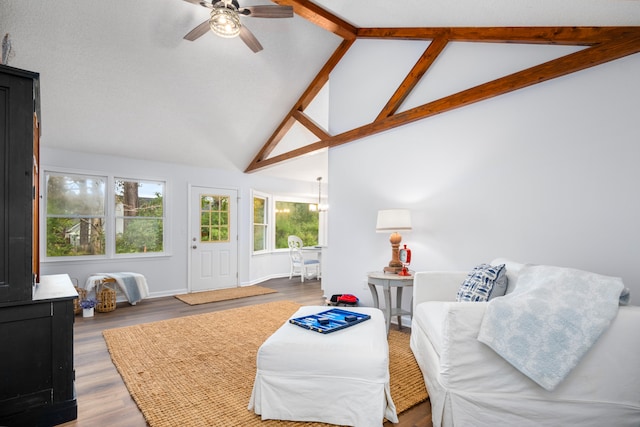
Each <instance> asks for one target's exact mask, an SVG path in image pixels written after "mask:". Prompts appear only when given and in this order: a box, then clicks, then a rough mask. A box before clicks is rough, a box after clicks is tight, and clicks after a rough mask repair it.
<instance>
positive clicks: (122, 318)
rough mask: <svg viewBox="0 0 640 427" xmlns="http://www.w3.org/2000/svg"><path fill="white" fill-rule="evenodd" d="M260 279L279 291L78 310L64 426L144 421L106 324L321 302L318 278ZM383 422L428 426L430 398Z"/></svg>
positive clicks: (140, 424) (126, 426)
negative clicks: (72, 404)
mask: <svg viewBox="0 0 640 427" xmlns="http://www.w3.org/2000/svg"><path fill="white" fill-rule="evenodd" d="M260 285H261V286H266V287H269V288H272V289H276V290H277V291H278V292H277V293H272V294H267V295H260V296H255V297H250V298H241V299H237V300H230V301H221V302H217V303H210V304H201V305H196V306H190V305H187V304H185V303H183V302H181V301H179V300H178V299H177V298H174V297H164V298H155V299H148V300H144V301H142V302H140V303H138V304H137V305H136V306H131V305H129V304H128V303H119V304H118V306H117V308H116V310H114V311H112V312H110V313H96V315H95V317H91V318H83V317H82V316H81V315H78V316H76V322H75V326H74V354H75V370H76V383H75V385H76V393H77V401H78V419H77V420H75V421H72V422H68V423H65V424H62V426H65V427H72V426H75V427H78V426H81V427H88V426H90V427H93V426H110V427H145V426H146V425H147V423H146V421H145V420H144V417H143V416H142V413H141V412H140V410H139V409H138V406H137V405H136V404H135V402H134V401H133V399H132V398H131V396H130V395H129V392H128V391H127V388H126V386H125V385H124V382H123V381H122V378H121V377H120V374H119V373H118V371H117V370H116V368H115V366H114V365H113V363H112V362H111V357H110V356H109V352H108V350H107V347H106V345H105V342H104V339H103V337H102V331H104V330H105V329H111V328H118V327H122V326H129V325H135V324H139V323H148V322H155V321H158V320H164V319H171V318H174V317H181V316H190V315H194V314H200V313H208V312H212V311H220V310H226V309H230V308H236V307H245V306H248V305H253V304H261V303H265V302H271V301H280V300H290V301H296V302H298V303H300V304H302V305H324V299H323V297H322V290H321V289H320V282H318V281H314V280H311V281H305V283H304V284H302V283H300V282H299V280H294V279H292V280H289V279H288V278H282V279H273V280H269V281H267V282H263V283H261V284H260ZM394 326H395V325H392V327H394ZM403 331H405V332H407V333H409V329H407V328H403ZM385 426H398V427H432V423H431V405H430V404H429V401H427V402H424V403H422V404H419V405H417V406H416V407H414V408H412V409H410V410H409V411H407V412H405V413H404V414H402V416H401V417H400V423H399V424H391V423H385ZM185 427H188V426H185Z"/></svg>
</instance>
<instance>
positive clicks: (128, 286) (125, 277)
mask: <svg viewBox="0 0 640 427" xmlns="http://www.w3.org/2000/svg"><path fill="white" fill-rule="evenodd" d="M104 278H113V279H115V281H116V283H117V284H118V287H119V288H120V290H122V293H124V295H125V296H126V297H127V301H129V303H130V304H131V305H135V304H136V303H137V302H138V301H141V300H143V299H144V298H147V297H148V296H149V287H148V286H147V281H146V279H145V277H144V276H143V275H142V274H140V273H96V274H94V275H92V276H89V278H88V279H87V282H86V283H85V289H87V290H88V291H90V290H91V289H93V287H94V286H96V285H97V283H98V282H100V281H101V280H102V279H104Z"/></svg>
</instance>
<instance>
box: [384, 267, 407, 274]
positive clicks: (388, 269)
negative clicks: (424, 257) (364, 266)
mask: <svg viewBox="0 0 640 427" xmlns="http://www.w3.org/2000/svg"><path fill="white" fill-rule="evenodd" d="M383 271H384V272H385V273H393V274H398V273H400V272H401V271H402V266H400V267H389V266H387V267H385V268H384V269H383Z"/></svg>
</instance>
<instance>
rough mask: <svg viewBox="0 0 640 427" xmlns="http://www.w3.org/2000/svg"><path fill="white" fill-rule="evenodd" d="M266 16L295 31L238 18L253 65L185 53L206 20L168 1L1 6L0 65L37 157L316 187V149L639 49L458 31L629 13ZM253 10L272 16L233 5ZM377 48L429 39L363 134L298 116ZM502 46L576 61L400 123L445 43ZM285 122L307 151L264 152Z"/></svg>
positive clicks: (592, 4)
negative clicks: (24, 75) (18, 76)
mask: <svg viewBox="0 0 640 427" xmlns="http://www.w3.org/2000/svg"><path fill="white" fill-rule="evenodd" d="M275 3H280V4H291V5H292V6H293V7H294V10H295V11H296V15H295V17H294V18H292V19H277V20H275V19H257V18H248V17H243V18H242V22H243V24H244V25H246V26H247V27H249V28H250V29H251V31H252V32H253V33H254V34H255V36H256V37H257V38H258V40H259V41H260V42H261V43H262V45H263V46H264V50H263V51H261V52H259V53H257V54H256V53H253V52H252V51H251V50H249V49H248V48H247V47H246V46H245V45H244V44H243V43H242V41H241V40H240V39H222V38H219V37H216V36H215V35H213V34H206V35H204V36H203V37H201V38H199V39H198V40H196V41H194V42H189V41H186V40H184V39H183V38H182V37H183V36H184V35H185V34H186V33H187V32H188V31H189V30H191V29H192V28H193V27H195V26H196V25H198V24H199V23H201V22H202V21H203V20H204V19H206V18H207V10H206V9H204V8H202V7H199V6H197V5H194V4H191V3H189V2H187V1H182V0H136V1H135V2H130V1H126V0H113V1H109V2H98V3H96V2H77V1H73V0H57V1H56V2H41V1H38V2H37V1H33V0H26V1H25V0H3V1H2V2H1V3H0V33H2V34H3V35H4V34H5V33H9V34H10V38H11V42H12V46H13V52H12V56H11V58H10V61H9V65H12V66H15V67H18V68H25V69H30V70H33V71H38V72H40V73H41V85H42V89H41V93H42V116H43V117H42V127H43V137H42V144H43V146H45V147H46V146H48V147H54V148H59V149H68V150H75V151H86V152H92V153H96V154H105V155H121V156H126V157H132V158H140V159H149V160H156V161H163V162H171V163H181V164H188V165H193V166H200V167H215V168H222V169H230V170H240V171H244V170H247V171H259V172H258V173H267V174H273V175H281V176H287V177H292V178H295V179H303V180H308V181H315V179H316V177H317V176H322V175H324V174H325V172H324V171H325V170H326V148H327V147H330V146H335V145H338V144H342V143H346V142H351V141H355V140H357V139H359V138H362V137H363V136H366V135H369V134H372V133H376V132H379V131H381V130H384V129H386V128H390V127H395V126H400V125H402V124H403V123H406V122H410V121H413V120H419V119H421V118H424V117H427V116H428V115H430V114H438V113H441V112H444V111H446V110H448V109H450V108H455V107H457V106H462V105H465V104H466V103H469V102H476V101H480V100H482V99H485V98H486V97H488V96H495V95H497V94H499V93H503V92H505V91H510V90H514V89H517V88H518V87H520V86H523V85H529V84H534V83H536V82H537V81H539V80H541V79H543V80H544V79H547V78H553V77H555V76H558V75H562V74H564V73H567V72H572V71H576V70H579V69H581V68H584V67H585V66H589V65H593V64H596V63H599V62H602V61H606V60H610V59H614V58H615V57H618V56H624V55H626V54H630V53H633V52H637V51H638V44H639V43H640V41H639V38H640V37H639V36H638V31H637V28H636V29H607V28H603V29H590V28H580V29H565V30H560V31H556V30H554V29H552V28H547V29H537V30H528V29H521V30H513V29H512V30H500V29H484V30H482V31H478V30H473V29H472V27H531V26H536V27H540V26H545V27H562V26H581V27H592V26H597V27H608V26H616V27H620V26H638V25H640V1H637V0H611V1H607V0H565V1H562V2H558V1H556V0H539V1H536V2H530V1H526V0H487V1H483V2H477V1H474V0H460V1H456V2H443V1H439V0H424V1H423V0H407V1H403V2H389V1H385V0H350V1H344V0H318V1H316V2H314V3H311V2H309V1H301V0H295V1H294V0H276V1H275ZM258 4H270V3H269V2H268V1H266V0H246V1H243V2H241V6H249V5H258ZM450 27H456V28H454V29H449V28H450ZM460 27H463V28H460ZM388 28H389V29H391V30H386V29H388ZM465 28H466V29H465ZM386 37H391V38H402V39H421V40H422V39H424V40H433V41H432V42H431V43H430V44H429V47H428V48H427V49H426V50H425V52H424V54H423V56H422V57H421V59H420V60H419V61H418V62H417V63H416V64H415V66H414V67H413V69H410V70H408V71H409V72H408V73H407V78H406V79H405V80H404V81H403V82H401V83H400V84H399V86H398V90H397V91H396V93H395V94H394V95H393V97H391V98H390V99H389V102H388V104H387V105H386V106H385V107H384V108H383V109H382V110H381V111H380V114H379V116H378V117H377V118H376V119H375V120H374V121H373V122H372V123H369V124H367V125H365V126H363V127H361V128H358V129H353V130H350V131H347V132H343V133H341V134H338V135H330V134H329V132H328V129H326V126H323V125H321V124H319V123H318V122H316V121H315V120H314V118H313V117H312V116H311V115H310V114H307V108H308V107H309V104H310V103H311V102H312V101H313V98H314V96H313V95H315V94H316V93H318V92H319V91H320V90H321V89H322V86H323V84H322V83H324V81H326V79H327V78H328V75H329V72H330V71H331V68H332V67H333V66H334V65H335V64H336V63H338V62H339V59H340V57H341V56H342V55H343V54H344V53H345V52H347V51H348V49H349V47H350V46H351V45H352V43H354V40H356V41H355V43H357V39H359V38H369V39H371V38H376V39H381V38H386ZM514 38H516V39H518V41H520V42H522V41H526V42H540V41H548V40H551V41H553V42H555V43H569V44H573V43H578V44H580V45H585V46H587V48H585V49H583V50H582V51H580V52H577V53H575V54H574V56H571V57H568V58H567V59H558V60H556V61H555V62H553V64H548V65H546V66H541V67H540V68H538V69H536V70H528V71H523V72H522V73H521V74H520V75H518V76H515V77H509V78H505V79H503V80H498V81H496V82H494V83H487V85H486V86H481V87H479V88H475V89H472V90H470V91H466V92H463V93H461V94H459V95H457V96H456V97H454V98H451V97H449V98H448V99H443V100H440V101H434V102H431V103H429V104H426V105H423V106H420V107H417V108H413V109H410V110H407V111H401V112H399V111H400V110H399V109H398V108H399V106H400V105H401V103H402V100H403V99H404V97H406V95H407V94H408V93H409V92H410V90H411V88H412V87H413V86H414V85H415V84H416V82H417V81H418V80H419V79H420V77H421V76H422V75H423V74H424V73H425V72H426V70H428V67H429V64H430V63H431V62H432V61H433V59H434V58H435V57H437V55H438V53H439V52H440V51H441V50H442V49H443V48H444V46H446V44H447V43H448V42H450V41H452V40H462V39H466V40H485V41H486V40H487V39H493V40H495V41H506V40H513V39H514ZM589 46H591V47H589ZM293 123H295V124H297V125H301V126H302V127H304V128H305V129H307V130H308V132H309V133H311V134H312V135H313V137H314V139H316V140H317V141H316V142H314V143H313V144H315V145H313V144H311V145H310V144H307V145H303V146H301V147H298V148H294V149H293V150H289V151H283V150H279V151H278V150H277V149H276V147H277V145H278V144H279V143H280V141H281V140H280V138H281V136H282V135H283V134H285V133H286V131H287V130H289V129H290V127H291V126H292V124H293ZM312 153H314V155H310V154H312ZM302 154H305V155H303V156H301V155H302ZM292 159H293V160H292ZM325 176H326V175H325Z"/></svg>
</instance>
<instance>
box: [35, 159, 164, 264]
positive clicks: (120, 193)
mask: <svg viewBox="0 0 640 427" xmlns="http://www.w3.org/2000/svg"><path fill="white" fill-rule="evenodd" d="M44 179H45V212H46V232H45V233H44V235H45V236H46V237H45V238H46V242H45V245H44V247H45V255H46V257H47V258H49V259H52V258H59V257H78V256H103V257H109V256H113V255H116V254H122V255H124V254H143V253H155V254H158V253H163V252H164V224H165V217H164V212H165V209H164V197H165V184H164V182H162V181H150V180H137V179H124V178H112V177H107V176H91V175H86V174H73V173H58V172H51V171H45V173H44ZM108 183H111V185H108ZM110 197H112V200H114V203H113V205H112V207H109V206H108V205H107V203H106V200H107V198H110Z"/></svg>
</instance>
